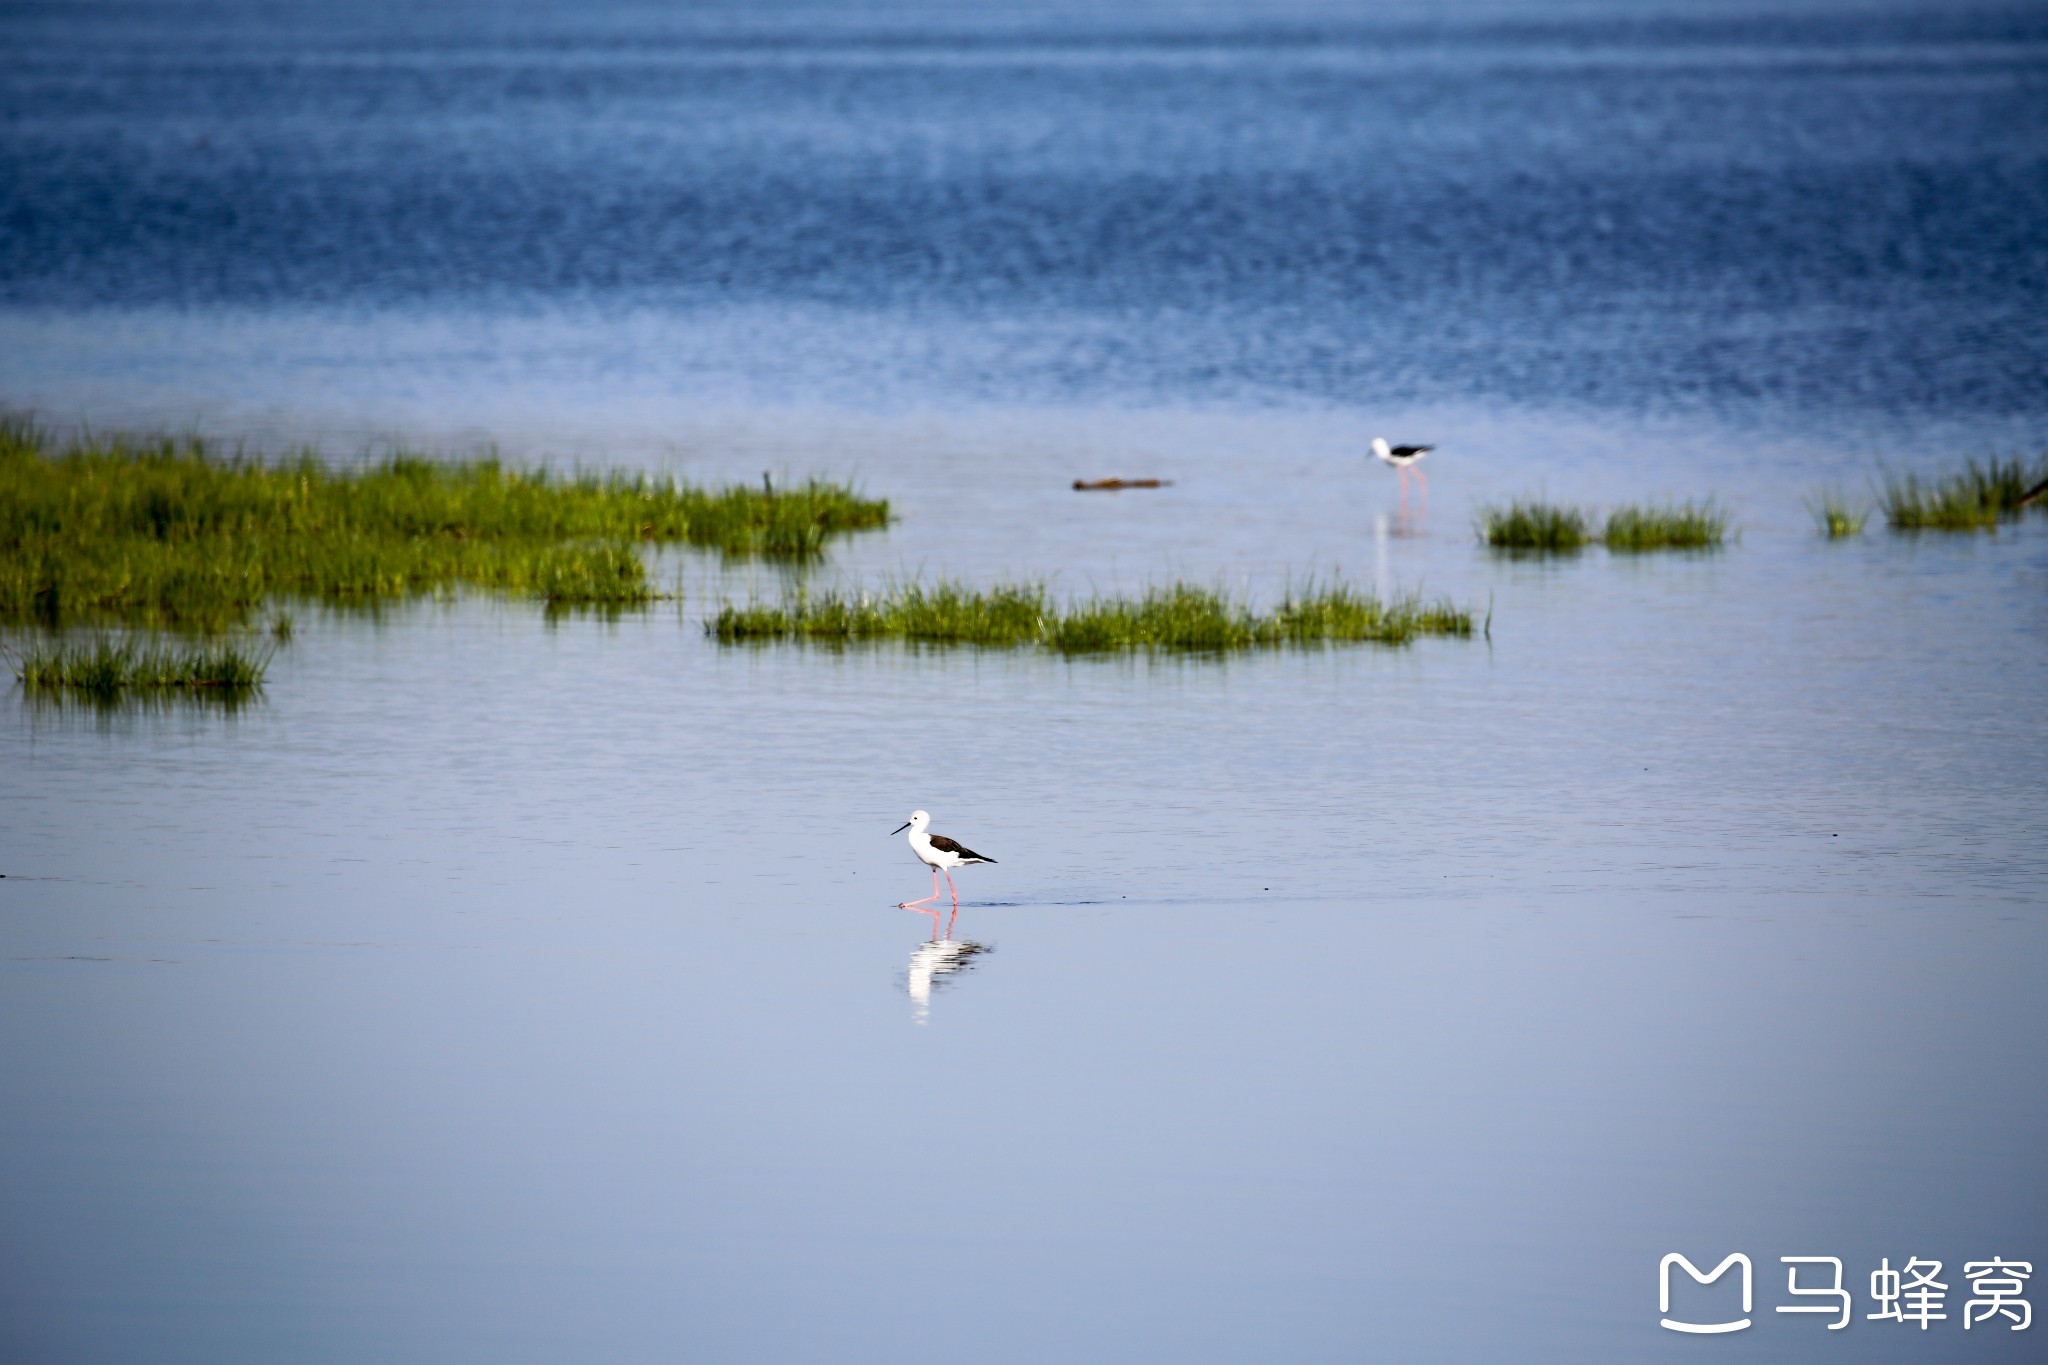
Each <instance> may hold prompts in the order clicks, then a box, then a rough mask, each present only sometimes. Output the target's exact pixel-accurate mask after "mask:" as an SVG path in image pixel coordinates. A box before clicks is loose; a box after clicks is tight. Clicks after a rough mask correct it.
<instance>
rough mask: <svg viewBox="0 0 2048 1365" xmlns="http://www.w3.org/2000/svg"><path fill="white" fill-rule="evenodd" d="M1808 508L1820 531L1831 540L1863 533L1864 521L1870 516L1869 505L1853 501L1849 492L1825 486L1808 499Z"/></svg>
mask: <svg viewBox="0 0 2048 1365" xmlns="http://www.w3.org/2000/svg"><path fill="white" fill-rule="evenodd" d="M1806 510H1807V511H1809V512H1811V513H1812V514H1813V522H1814V525H1815V526H1817V527H1819V528H1820V533H1821V534H1822V535H1824V536H1826V537H1827V538H1828V539H1830V540H1839V539H1841V538H1842V537H1844V536H1860V535H1862V534H1863V523H1864V522H1865V521H1867V520H1868V519H1869V517H1870V510H1869V509H1868V508H1867V507H1865V506H1863V505H1862V504H1860V503H1855V502H1851V501H1850V500H1849V497H1848V495H1847V494H1845V493H1842V492H1839V491H1838V490H1836V489H1832V488H1824V489H1822V490H1821V491H1820V492H1819V493H1818V494H1817V495H1815V496H1814V497H1812V498H1810V499H1808V500H1807V504H1806Z"/></svg>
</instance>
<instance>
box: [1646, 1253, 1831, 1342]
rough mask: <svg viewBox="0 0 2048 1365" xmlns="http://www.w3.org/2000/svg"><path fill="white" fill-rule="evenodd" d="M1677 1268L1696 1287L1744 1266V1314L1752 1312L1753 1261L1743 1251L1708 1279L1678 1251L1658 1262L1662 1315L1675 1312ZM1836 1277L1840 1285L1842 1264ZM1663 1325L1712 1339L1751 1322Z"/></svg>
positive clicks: (1669, 1321)
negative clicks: (1674, 1269) (1673, 1291)
mask: <svg viewBox="0 0 2048 1365" xmlns="http://www.w3.org/2000/svg"><path fill="white" fill-rule="evenodd" d="M1674 1265H1676V1266H1682V1267H1684V1269H1685V1273H1686V1274H1688V1275H1690V1276H1692V1278H1693V1281H1694V1283H1696V1284H1712V1283H1713V1282H1714V1281H1715V1280H1718V1279H1720V1278H1721V1276H1722V1275H1723V1274H1725V1273H1727V1270H1728V1267H1729V1266H1731V1265H1739V1266H1741V1267H1742V1311H1743V1312H1744V1313H1747V1312H1749V1306H1750V1303H1751V1298H1752V1296H1751V1293H1750V1290H1751V1275H1752V1273H1753V1272H1752V1271H1751V1269H1750V1264H1749V1257H1747V1256H1745V1255H1743V1254H1742V1253H1741V1252H1739V1251H1736V1252H1731V1253H1730V1254H1729V1256H1728V1258H1727V1259H1726V1260H1724V1261H1722V1262H1721V1264H1719V1265H1717V1266H1715V1267H1714V1269H1713V1272H1712V1273H1711V1274H1706V1275H1702V1274H1701V1273H1700V1268H1699V1267H1698V1266H1696V1265H1694V1264H1693V1263H1692V1262H1691V1261H1688V1260H1686V1259H1685V1257H1683V1256H1681V1255H1679V1254H1678V1253H1677V1252H1675V1251H1674V1252H1672V1253H1671V1254H1670V1255H1669V1256H1666V1257H1665V1258H1664V1259H1663V1260H1661V1261H1659V1262H1657V1311H1658V1312H1660V1313H1665V1314H1668V1313H1670V1312H1671V1267H1672V1266H1674ZM1787 1273H1788V1274H1793V1275H1796V1274H1798V1273H1799V1272H1798V1271H1796V1270H1794V1271H1789V1272H1787ZM1835 1274H1836V1283H1837V1284H1839V1283H1840V1282H1841V1278H1840V1277H1841V1264H1840V1262H1837V1263H1836V1266H1835ZM1812 1292H1814V1293H1821V1292H1823V1291H1820V1290H1814V1291H1812ZM1808 1311H1811V1310H1808ZM1663 1322H1664V1325H1665V1326H1666V1327H1669V1328H1670V1329H1671V1330H1672V1331H1674V1332H1697V1333H1700V1334H1702V1335H1710V1334H1713V1333H1718V1332H1740V1331H1741V1330H1742V1329H1743V1328H1745V1327H1747V1326H1749V1319H1748V1318H1746V1317H1744V1318H1738V1319H1736V1320H1735V1321H1734V1322H1678V1321H1675V1320H1674V1319H1672V1318H1670V1317H1666V1318H1664V1320H1663Z"/></svg>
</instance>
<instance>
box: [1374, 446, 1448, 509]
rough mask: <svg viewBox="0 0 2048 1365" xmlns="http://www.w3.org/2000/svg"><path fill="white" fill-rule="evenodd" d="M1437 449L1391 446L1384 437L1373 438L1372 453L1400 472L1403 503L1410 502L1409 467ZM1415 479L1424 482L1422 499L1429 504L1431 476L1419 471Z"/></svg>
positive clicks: (1432, 447)
mask: <svg viewBox="0 0 2048 1365" xmlns="http://www.w3.org/2000/svg"><path fill="white" fill-rule="evenodd" d="M1435 449H1436V447H1435V446H1390V445H1388V444H1387V438H1386V437H1384V436H1375V437H1373V438H1372V453H1373V454H1375V455H1377V456H1379V457H1380V459H1381V460H1382V461H1383V462H1385V463H1387V464H1390V465H1392V466H1393V467H1394V468H1395V469H1396V470H1398V471H1400V474H1401V501H1403V502H1406V501H1407V500H1408V467H1409V466H1410V465H1412V464H1415V463H1416V462H1417V461H1419V460H1421V458H1422V457H1423V456H1425V455H1427V454H1429V452H1430V451H1432V450H1435ZM1415 477H1416V478H1417V479H1420V480H1421V481H1422V498H1423V501H1425V502H1427V501H1428V500H1429V475H1427V474H1425V473H1423V472H1422V471H1421V470H1419V469H1418V470H1416V471H1415Z"/></svg>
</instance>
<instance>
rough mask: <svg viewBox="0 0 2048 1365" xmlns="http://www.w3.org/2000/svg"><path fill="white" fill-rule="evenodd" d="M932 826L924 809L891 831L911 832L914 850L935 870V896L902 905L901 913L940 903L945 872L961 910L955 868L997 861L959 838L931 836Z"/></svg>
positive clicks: (899, 832)
mask: <svg viewBox="0 0 2048 1365" xmlns="http://www.w3.org/2000/svg"><path fill="white" fill-rule="evenodd" d="M931 827H932V818H931V816H929V815H927V814H925V813H924V812H923V811H921V810H914V811H912V812H910V818H909V819H908V820H905V821H904V822H903V823H902V824H900V825H898V826H896V828H894V829H892V830H890V831H889V832H890V833H891V834H901V833H902V832H903V831H904V830H906V829H907V830H909V831H910V851H911V852H912V853H914V854H916V855H917V860H918V861H919V862H921V863H923V864H924V865H925V866H926V867H928V868H930V869H931V870H932V893H931V894H930V895H929V896H926V897H925V898H924V899H923V900H917V901H903V902H901V903H900V904H898V906H897V909H899V910H915V909H917V908H918V907H919V906H922V905H925V904H927V903H929V902H931V901H935V900H937V899H938V898H939V873H941V872H944V873H945V874H946V889H947V890H948V891H951V892H952V893H953V908H954V909H955V910H958V909H959V908H960V892H959V891H958V890H957V889H956V888H955V887H954V885H953V869H954V868H956V867H965V866H967V865H968V864H969V863H992V862H994V861H995V859H994V858H984V857H982V856H981V855H980V854H979V853H976V852H975V851H974V850H973V849H971V848H968V847H966V846H965V845H963V844H962V843H960V842H959V841H958V840H957V839H948V838H947V837H946V836H945V835H943V834H927V833H926V832H925V831H927V830H929V829H930V828H931Z"/></svg>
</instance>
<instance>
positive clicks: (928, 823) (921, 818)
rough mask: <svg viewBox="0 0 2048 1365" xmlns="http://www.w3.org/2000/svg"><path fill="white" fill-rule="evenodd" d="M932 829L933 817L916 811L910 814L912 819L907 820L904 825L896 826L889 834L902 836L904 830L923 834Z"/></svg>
mask: <svg viewBox="0 0 2048 1365" xmlns="http://www.w3.org/2000/svg"><path fill="white" fill-rule="evenodd" d="M931 827H932V818H931V816H929V815H927V814H925V813H924V812H923V811H921V810H914V811H912V812H910V818H909V819H908V820H905V821H904V822H903V823H902V824H900V825H898V826H896V828H894V829H892V830H890V831H889V832H890V833H891V834H901V833H902V832H903V831H904V830H906V829H907V830H910V831H912V832H913V833H916V834H922V833H924V832H925V831H926V830H928V829H930V828H931Z"/></svg>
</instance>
